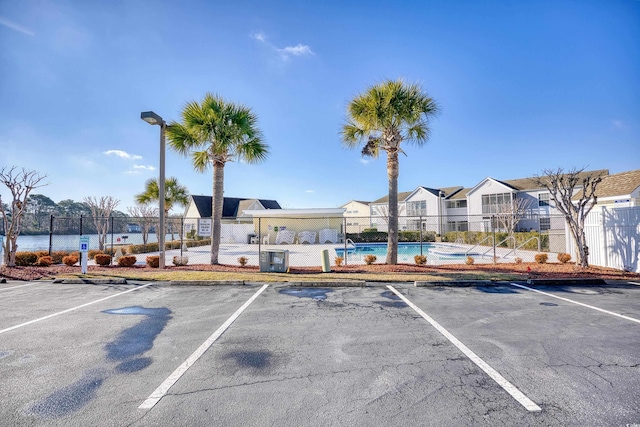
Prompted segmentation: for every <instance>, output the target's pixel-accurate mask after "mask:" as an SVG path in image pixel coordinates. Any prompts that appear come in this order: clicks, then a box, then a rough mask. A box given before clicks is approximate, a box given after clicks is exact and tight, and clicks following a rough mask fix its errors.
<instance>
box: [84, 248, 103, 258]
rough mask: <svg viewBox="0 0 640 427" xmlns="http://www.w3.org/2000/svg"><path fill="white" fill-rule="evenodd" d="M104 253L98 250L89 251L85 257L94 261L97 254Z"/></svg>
mask: <svg viewBox="0 0 640 427" xmlns="http://www.w3.org/2000/svg"><path fill="white" fill-rule="evenodd" d="M103 253H104V252H103V251H101V250H98V249H90V250H89V253H88V254H87V256H88V257H89V259H95V258H96V255H98V254H103Z"/></svg>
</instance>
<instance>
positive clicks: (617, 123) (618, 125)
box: [611, 120, 624, 129]
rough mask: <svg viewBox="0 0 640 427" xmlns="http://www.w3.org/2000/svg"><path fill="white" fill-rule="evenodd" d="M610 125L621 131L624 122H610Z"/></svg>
mask: <svg viewBox="0 0 640 427" xmlns="http://www.w3.org/2000/svg"><path fill="white" fill-rule="evenodd" d="M611 124H612V125H613V127H614V128H616V129H622V128H623V127H624V122H623V121H622V120H611Z"/></svg>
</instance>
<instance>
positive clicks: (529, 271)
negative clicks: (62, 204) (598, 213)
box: [0, 263, 640, 280]
mask: <svg viewBox="0 0 640 427" xmlns="http://www.w3.org/2000/svg"><path fill="white" fill-rule="evenodd" d="M132 270H135V271H142V270H148V271H152V270H155V269H152V268H151V267H147V266H133V267H118V266H109V267H99V266H89V268H88V273H90V274H91V273H100V274H113V275H114V276H117V275H118V273H123V272H125V271H132ZM167 270H169V271H180V270H183V271H218V272H236V273H242V272H257V271H258V267H240V266H233V265H207V264H196V265H186V266H181V267H175V266H168V267H167ZM331 270H332V272H335V273H414V274H415V273H428V274H433V275H448V274H458V275H459V274H464V273H473V272H482V273H485V274H490V273H509V274H517V275H521V276H522V278H523V279H528V278H540V279H570V278H602V279H605V280H640V274H638V273H629V272H625V271H621V270H615V269H612V268H603V267H589V268H586V269H583V268H581V267H577V266H576V265H575V264H559V263H549V264H537V263H522V264H474V265H466V264H456V265H441V266H418V265H415V264H398V265H386V264H373V265H349V266H341V267H336V266H332V267H331ZM321 272H322V269H321V267H294V268H291V269H290V273H291V274H314V273H321ZM65 273H67V274H68V273H75V274H77V273H80V267H68V266H66V265H52V266H50V267H6V266H3V267H1V268H0V277H2V278H6V279H7V280H46V279H52V278H55V277H57V276H60V275H62V274H65Z"/></svg>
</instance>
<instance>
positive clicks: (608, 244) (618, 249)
mask: <svg viewBox="0 0 640 427" xmlns="http://www.w3.org/2000/svg"><path fill="white" fill-rule="evenodd" d="M585 234H586V237H587V246H588V247H589V264H592V265H598V266H601V267H612V268H617V269H620V270H626V271H634V272H636V273H640V206H634V207H627V208H614V209H611V208H609V209H607V208H606V207H603V208H602V210H597V211H596V210H594V211H591V212H590V213H589V215H587V218H586V221H585ZM567 244H568V246H567V247H568V248H570V252H569V253H570V254H571V256H572V257H573V259H576V251H575V246H574V243H573V239H572V238H571V235H570V232H569V231H568V230H567Z"/></svg>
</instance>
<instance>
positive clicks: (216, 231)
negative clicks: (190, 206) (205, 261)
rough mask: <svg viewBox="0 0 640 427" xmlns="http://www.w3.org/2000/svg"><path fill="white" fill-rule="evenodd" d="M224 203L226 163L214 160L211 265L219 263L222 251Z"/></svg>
mask: <svg viewBox="0 0 640 427" xmlns="http://www.w3.org/2000/svg"><path fill="white" fill-rule="evenodd" d="M223 204H224V163H219V162H215V161H214V162H213V201H212V206H211V212H212V216H213V218H212V222H213V224H212V226H213V230H212V231H211V265H214V264H219V263H218V253H219V252H220V234H221V230H222V226H221V221H222V206H223Z"/></svg>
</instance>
